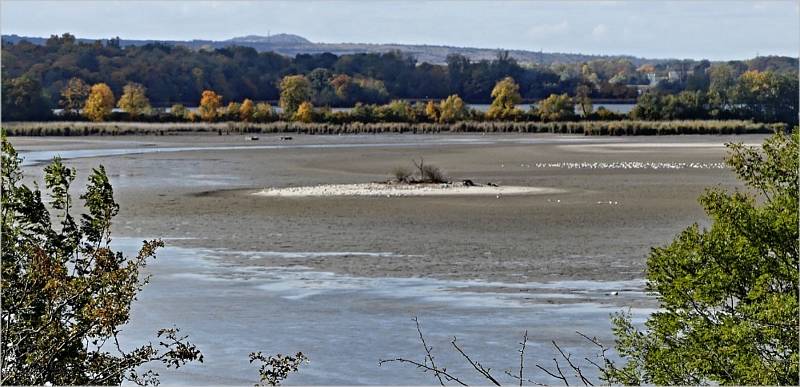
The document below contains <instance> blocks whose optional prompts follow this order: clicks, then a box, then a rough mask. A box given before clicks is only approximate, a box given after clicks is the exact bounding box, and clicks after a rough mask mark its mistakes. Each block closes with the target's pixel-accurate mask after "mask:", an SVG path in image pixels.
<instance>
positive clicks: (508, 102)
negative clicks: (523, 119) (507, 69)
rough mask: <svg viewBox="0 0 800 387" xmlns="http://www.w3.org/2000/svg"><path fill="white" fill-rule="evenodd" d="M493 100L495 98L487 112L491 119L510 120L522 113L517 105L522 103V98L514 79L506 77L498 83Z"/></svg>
mask: <svg viewBox="0 0 800 387" xmlns="http://www.w3.org/2000/svg"><path fill="white" fill-rule="evenodd" d="M492 98H494V100H493V101H492V105H491V106H489V110H488V111H487V112H486V117H488V118H489V119H498V118H499V119H509V118H514V117H516V116H518V115H519V114H520V113H522V112H521V111H520V110H519V109H517V104H519V103H520V102H522V96H521V95H520V94H519V85H517V83H516V82H514V78H511V77H505V78H504V79H503V80H501V81H499V82H497V84H495V86H494V89H492Z"/></svg>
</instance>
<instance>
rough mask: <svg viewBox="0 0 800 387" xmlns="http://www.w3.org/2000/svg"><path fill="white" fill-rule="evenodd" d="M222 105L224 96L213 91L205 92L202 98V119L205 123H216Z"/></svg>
mask: <svg viewBox="0 0 800 387" xmlns="http://www.w3.org/2000/svg"><path fill="white" fill-rule="evenodd" d="M221 104H222V96H221V95H218V94H217V93H215V92H213V91H211V90H204V91H203V96H202V97H201V98H200V107H199V110H200V117H201V118H202V119H203V121H214V120H216V119H217V116H218V115H219V112H218V110H219V107H220V105H221Z"/></svg>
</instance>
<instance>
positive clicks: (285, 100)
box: [280, 75, 311, 117]
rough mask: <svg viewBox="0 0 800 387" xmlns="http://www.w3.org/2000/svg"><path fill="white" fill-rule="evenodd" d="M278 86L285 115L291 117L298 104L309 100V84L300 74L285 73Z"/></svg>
mask: <svg viewBox="0 0 800 387" xmlns="http://www.w3.org/2000/svg"><path fill="white" fill-rule="evenodd" d="M280 86H281V98H280V105H281V109H283V114H285V115H286V116H287V117H292V116H293V115H294V113H295V112H296V111H297V109H298V108H299V107H300V104H302V103H303V102H308V101H310V100H311V84H310V83H309V82H308V79H306V77H304V76H302V75H287V76H285V77H283V80H282V81H281V85H280Z"/></svg>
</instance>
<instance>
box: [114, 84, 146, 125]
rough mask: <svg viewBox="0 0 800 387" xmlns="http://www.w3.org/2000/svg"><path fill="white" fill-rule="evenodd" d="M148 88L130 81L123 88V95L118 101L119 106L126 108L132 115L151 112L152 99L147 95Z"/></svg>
mask: <svg viewBox="0 0 800 387" xmlns="http://www.w3.org/2000/svg"><path fill="white" fill-rule="evenodd" d="M146 91H147V89H146V88H145V87H144V86H142V85H140V84H138V83H132V82H131V83H128V84H127V85H125V87H124V88H122V97H120V98H119V101H118V102H117V107H118V108H120V109H122V110H124V111H125V112H127V113H128V114H130V115H131V117H137V116H139V115H140V114H148V113H150V100H149V99H147V96H146V95H145V93H146Z"/></svg>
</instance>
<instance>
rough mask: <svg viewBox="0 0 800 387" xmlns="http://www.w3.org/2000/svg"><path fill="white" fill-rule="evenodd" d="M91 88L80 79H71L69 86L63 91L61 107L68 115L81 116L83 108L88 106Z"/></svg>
mask: <svg viewBox="0 0 800 387" xmlns="http://www.w3.org/2000/svg"><path fill="white" fill-rule="evenodd" d="M90 90H91V88H90V87H89V85H87V84H86V82H84V81H83V80H82V79H80V78H70V80H69V81H68V82H67V85H66V86H64V88H63V89H61V100H60V101H59V105H61V107H62V108H64V112H65V113H68V114H79V113H80V111H81V108H83V106H84V105H86V99H87V98H88V97H89V91H90Z"/></svg>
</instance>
